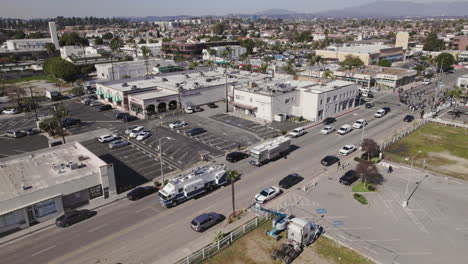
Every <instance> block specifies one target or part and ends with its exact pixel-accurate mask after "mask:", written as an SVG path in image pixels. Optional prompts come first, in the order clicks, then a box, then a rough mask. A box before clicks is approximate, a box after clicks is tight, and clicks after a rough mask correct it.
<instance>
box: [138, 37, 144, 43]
mask: <svg viewBox="0 0 468 264" xmlns="http://www.w3.org/2000/svg"><path fill="white" fill-rule="evenodd" d="M145 43H146V41H145V40H144V39H142V38H141V39H140V40H138V44H145Z"/></svg>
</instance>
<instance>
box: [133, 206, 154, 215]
mask: <svg viewBox="0 0 468 264" xmlns="http://www.w3.org/2000/svg"><path fill="white" fill-rule="evenodd" d="M148 209H151V207H145V208H141V209H140V210H138V211H136V212H135V213H137V214H138V213H141V212H143V211H146V210H148Z"/></svg>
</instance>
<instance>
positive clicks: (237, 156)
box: [226, 151, 249, 163]
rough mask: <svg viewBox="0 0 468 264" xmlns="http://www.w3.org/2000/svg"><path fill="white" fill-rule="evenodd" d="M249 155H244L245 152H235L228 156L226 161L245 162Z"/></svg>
mask: <svg viewBox="0 0 468 264" xmlns="http://www.w3.org/2000/svg"><path fill="white" fill-rule="evenodd" d="M248 156H249V154H247V153H244V152H239V151H234V152H231V153H229V154H227V155H226V160H227V161H229V162H232V163H234V162H238V161H240V160H243V159H245V158H247V157H248Z"/></svg>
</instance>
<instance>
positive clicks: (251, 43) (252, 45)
mask: <svg viewBox="0 0 468 264" xmlns="http://www.w3.org/2000/svg"><path fill="white" fill-rule="evenodd" d="M240 45H241V47H244V48H246V49H247V54H253V49H254V48H255V41H253V40H252V39H245V40H241V42H240Z"/></svg>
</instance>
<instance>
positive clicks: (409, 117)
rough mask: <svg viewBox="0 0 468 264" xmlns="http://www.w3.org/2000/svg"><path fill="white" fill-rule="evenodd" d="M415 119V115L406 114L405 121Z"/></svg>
mask: <svg viewBox="0 0 468 264" xmlns="http://www.w3.org/2000/svg"><path fill="white" fill-rule="evenodd" d="M413 120H414V116H412V115H407V116H405V118H403V121H405V122H408V123H409V122H411V121H413Z"/></svg>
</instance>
